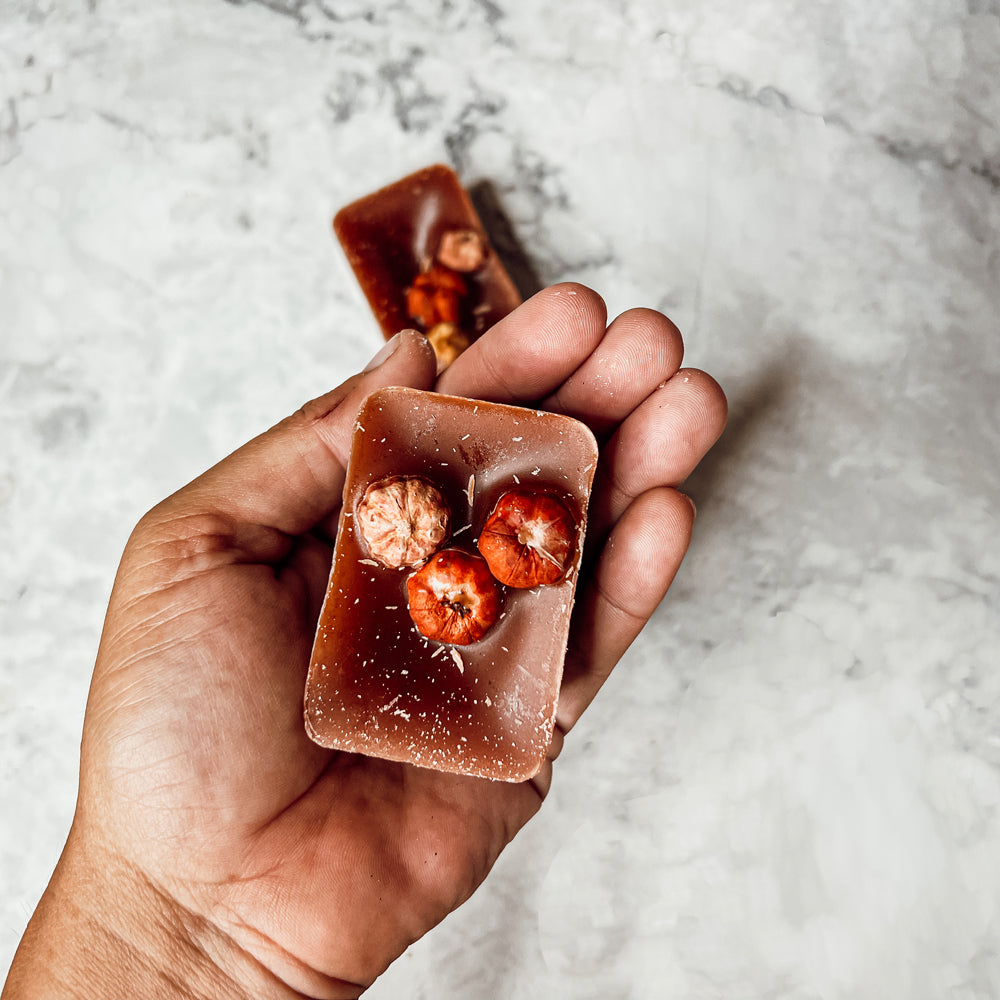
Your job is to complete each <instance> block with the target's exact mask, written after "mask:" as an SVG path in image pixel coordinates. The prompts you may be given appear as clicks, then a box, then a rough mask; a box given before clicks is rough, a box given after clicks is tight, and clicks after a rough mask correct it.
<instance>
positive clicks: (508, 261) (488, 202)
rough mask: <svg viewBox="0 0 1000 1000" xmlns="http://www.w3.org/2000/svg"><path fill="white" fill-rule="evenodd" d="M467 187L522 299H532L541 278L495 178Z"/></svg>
mask: <svg viewBox="0 0 1000 1000" xmlns="http://www.w3.org/2000/svg"><path fill="white" fill-rule="evenodd" d="M467 190H468V192H469V197H470V198H471V199H472V204H473V205H474V206H475V209H476V211H477V212H478V213H479V218H480V219H481V220H482V223H483V226H484V228H485V229H486V235H487V236H488V237H489V240H490V243H491V244H492V246H493V249H494V250H495V251H496V254H497V256H498V257H499V258H500V263H501V264H503V266H504V267H505V268H506V269H507V273H508V274H509V275H510V277H511V280H512V281H513V282H514V284H515V285H516V286H517V290H518V291H519V292H520V293H521V296H522V298H525V299H530V298H531V296H532V295H534V294H535V292H540V291H541V290H542V280H541V278H539V276H538V272H537V271H536V270H535V266H534V264H532V262H531V258H530V257H529V256H528V252H527V250H526V249H525V247H524V244H523V243H522V242H521V240H520V238H519V237H518V235H517V233H516V232H515V231H514V226H513V223H511V221H510V217H509V216H508V215H507V212H506V211H505V210H504V207H503V205H502V203H501V201H500V195H499V194H498V193H497V189H496V187H495V186H494V185H493V182H492V181H488V180H483V181H477V182H476V183H475V184H473V185H471V186H470V187H469V188H467Z"/></svg>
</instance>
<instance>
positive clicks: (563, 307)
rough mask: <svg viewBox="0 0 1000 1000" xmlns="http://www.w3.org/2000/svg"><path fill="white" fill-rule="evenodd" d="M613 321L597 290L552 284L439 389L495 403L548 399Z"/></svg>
mask: <svg viewBox="0 0 1000 1000" xmlns="http://www.w3.org/2000/svg"><path fill="white" fill-rule="evenodd" d="M607 320H608V311H607V307H606V306H605V304H604V300H603V299H602V298H601V297H600V295H598V294H597V292H595V291H593V290H592V289H590V288H587V287H586V286H585V285H578V284H576V283H574V282H564V283H563V284H559V285H552V286H551V287H550V288H545V289H543V290H542V291H540V292H539V293H538V294H537V295H534V296H532V297H531V298H530V299H528V301H527V302H525V303H524V304H523V305H520V306H518V308H517V309H515V310H514V312H512V313H510V314H509V315H508V316H505V317H504V318H503V319H502V320H500V322H499V323H497V324H496V326H494V327H492V328H491V329H489V330H487V332H486V333H484V334H483V336H482V337H480V338H479V339H478V340H477V341H475V342H474V343H473V344H472V346H471V347H470V348H469V349H468V350H466V351H465V352H464V353H463V354H462V355H460V356H459V358H458V359H457V360H456V361H455V362H454V363H453V364H452V365H451V366H450V367H448V368H447V369H446V370H445V371H444V373H443V374H442V375H441V376H440V378H439V379H438V381H437V384H436V385H435V388H436V389H437V391H438V392H442V393H448V394H449V395H453V396H466V397H468V398H470V399H484V400H487V401H489V402H493V403H514V404H526V403H532V402H534V401H536V400H540V399H543V398H544V397H546V396H548V395H549V394H550V393H552V392H554V391H555V390H556V389H558V387H559V386H561V385H562V384H563V383H564V382H565V381H566V379H567V378H569V376H570V375H572V374H573V372H574V371H576V369H577V368H579V367H580V365H581V364H583V362H584V361H585V360H586V359H587V358H588V357H589V356H590V355H591V353H592V352H593V351H594V349H595V348H596V347H597V345H598V344H599V343H600V342H601V339H602V338H603V337H604V334H605V331H606V328H607Z"/></svg>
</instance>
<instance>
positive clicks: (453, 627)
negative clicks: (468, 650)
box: [406, 549, 502, 646]
mask: <svg viewBox="0 0 1000 1000" xmlns="http://www.w3.org/2000/svg"><path fill="white" fill-rule="evenodd" d="M406 593H407V597H408V599H409V609H410V617H411V618H412V619H413V624H414V625H416V626H417V629H418V631H419V632H420V633H421V635H424V636H426V637H427V638H428V639H436V640H437V641H438V642H446V643H451V644H453V645H456V646H467V645H469V643H472V642H477V641H478V640H480V639H481V638H482V637H483V636H484V635H485V634H486V633H487V632H488V631H489V629H490V626H491V625H492V624H493V623H494V622H495V621H496V620H497V618H498V617H499V615H500V608H501V604H502V594H501V590H500V586H499V585H498V584H497V581H496V580H495V579H494V578H493V576H492V574H491V573H490V569H489V567H488V566H487V565H486V562H485V560H484V559H482V558H481V557H480V556H477V555H475V554H474V553H472V552H466V551H464V550H463V549H442V550H441V551H440V552H438V553H437V554H436V555H434V556H433V557H432V558H431V559H429V560H428V561H427V563H426V564H425V565H423V566H421V567H420V569H418V570H417V571H416V572H415V573H412V574H411V575H410V576H409V577H408V578H407V581H406Z"/></svg>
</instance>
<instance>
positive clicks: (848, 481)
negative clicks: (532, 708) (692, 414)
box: [0, 0, 1000, 1000]
mask: <svg viewBox="0 0 1000 1000" xmlns="http://www.w3.org/2000/svg"><path fill="white" fill-rule="evenodd" d="M998 79H1000V7H998V5H997V3H996V0H966V2H959V0H917V2H913V0H907V2H904V0H888V2H886V3H881V4H869V3H862V2H860V0H844V2H841V3H836V4H834V3H823V4H813V5H797V6H796V5H793V6H789V5H788V4H781V3H777V2H775V0H749V2H746V3H736V2H734V0H708V2H695V0H676V2H672V3H670V4H666V3H661V2H658V0H621V2H616V3H607V2H598V0H581V2H576V3H552V2H548V3H515V2H514V0H502V2H501V0H497V2H494V0H479V2H473V0H466V2H461V0H440V2H430V3H422V2H417V0H410V2H403V0H398V2H389V3H378V4H376V3H370V2H363V0H343V2H336V0H256V2H255V0H245V2H227V0H213V2H198V3H196V2H194V0H172V2H169V3H166V4H159V5H149V4H142V3H139V2H138V0H89V2H86V3H84V2H80V3H56V2H55V0H8V2H6V3H3V4H0V440H2V442H3V443H2V447H0V544H2V550H3V552H4V554H5V556H4V560H3V567H2V570H0V636H2V640H0V803H2V806H0V815H2V820H0V884H2V885H3V886H4V888H5V890H6V891H5V892H4V894H3V897H2V899H0V913H2V920H0V967H2V968H4V969H5V968H6V965H7V962H9V959H10V956H11V955H12V953H13V949H14V947H15V945H16V942H17V939H18V937H19V935H20V933H21V931H22V930H23V926H24V923H25V922H26V920H27V917H28V914H29V913H30V911H31V909H32V907H33V906H34V903H35V901H36V900H37V898H38V895H39V893H40V892H41V890H42V888H43V886H44V883H45V879H46V877H47V875H48V873H49V871H50V870H51V866H52V865H53V863H54V862H55V859H56V857H57V856H58V852H59V849H60V846H61V843H62V840H63V837H64V836H65V832H66V829H67V826H68V823H69V820H70V817H71V815H72V809H73V800H74V795H75V782H76V763H77V762H76V754H77V746H78V740H79V731H80V724H81V719H82V712H83V706H84V701H85V698H86V690H87V685H88V681H89V673H90V669H91V666H92V662H93V657H94V653H95V650H96V645H97V639H98V635H99V631H100V626H101V621H102V618H103V613H104V605H105V602H106V600H107V596H108V593H109V590H110V587H111V582H112V578H113V574H114V569H115V565H116V562H117V559H118V556H119V554H120V552H121V549H122V546H123V545H124V543H125V540H126V538H127V536H128V532H129V530H130V529H131V526H132V524H133V523H134V522H135V520H136V519H137V518H138V517H139V516H140V515H141V513H142V512H143V511H144V510H145V509H147V508H148V507H149V506H150V505H151V504H153V503H154V502H156V501H157V500H159V499H160V498H161V497H163V496H164V495H166V494H167V493H168V492H170V491H172V490H173V489H176V488H177V487H178V486H180V485H181V484H183V483H184V482H185V481H187V480H188V479H189V478H191V477H192V476H193V475H195V474H196V473H198V472H199V471H201V470H202V469H203V468H205V467H206V466H208V465H209V464H210V463H211V462H213V461H215V460H216V459H217V458H219V457H220V456H221V455H223V454H225V453H226V452H227V451H229V450H230V449H231V448H233V447H234V446H236V445H237V444H238V443H240V442H241V441H243V440H244V439H246V438H247V437H248V436H250V435H252V434H254V433H256V432H257V431H258V430H260V429H261V428H262V427H264V426H267V425H268V424H270V423H273V422H274V421H275V420H277V419H279V418H280V417H281V416H282V415H284V414H285V413H287V412H289V411H291V410H293V409H295V408H296V407H297V406H299V405H300V404H301V402H302V401H303V400H304V399H306V398H308V397H310V396H313V395H316V394H318V393H320V392H322V391H323V390H324V389H326V388H329V387H330V386H331V385H334V384H336V383H337V382H339V381H340V380H342V379H343V378H344V377H346V376H347V375H348V374H350V373H352V372H353V371H355V370H356V369H357V368H359V367H360V366H362V365H363V364H364V363H365V362H366V361H367V360H368V358H369V357H370V356H371V355H372V354H373V353H374V352H375V350H376V349H377V348H378V346H379V345H380V339H379V336H378V334H377V332H376V329H375V325H374V322H373V321H372V319H371V318H370V316H369V315H368V312H367V307H366V306H365V304H364V302H363V300H362V298H361V296H360V294H359V293H358V291H357V289H356V287H355V285H354V283H353V278H352V277H351V275H350V274H349V272H348V270H347V268H346V266H345V265H344V263H343V261H342V260H341V258H340V256H339V252H338V250H337V248H336V245H335V243H334V240H333V238H332V234H331V232H330V218H331V216H332V214H333V212H334V211H335V210H336V208H337V207H339V206H340V205H341V204H343V203H345V202H347V201H349V200H350V199H352V198H353V197H355V196H357V195H359V194H362V193H364V192H366V191H369V190H371V189H373V188H374V187H376V186H378V185H379V184H381V183H383V182H386V181H389V180H392V179H395V178H396V177H398V176H401V175H402V174H404V173H406V172H407V171H409V170H410V169H413V168H416V167H419V166H422V165H424V164H426V163H430V162H434V161H437V160H445V161H448V162H451V163H452V164H453V165H454V166H455V167H456V168H457V169H458V170H459V172H460V174H461V176H462V177H463V179H464V180H465V181H466V182H467V183H469V184H473V183H477V182H480V181H486V182H488V183H489V185H490V188H491V190H492V191H493V192H494V195H495V197H496V199H497V201H498V202H499V204H500V205H501V206H502V208H503V210H504V212H505V214H506V215H507V217H508V219H509V221H510V224H511V226H512V228H513V231H514V233H515V234H516V237H517V238H518V240H519V241H520V242H521V243H522V245H523V246H524V248H525V249H526V250H527V252H528V254H529V256H530V263H531V266H532V269H533V271H534V272H535V274H536V276H537V279H538V280H539V281H541V282H543V283H548V282H551V281H555V280H560V279H564V278H572V279H576V280H580V281H583V282H585V283H588V284H590V285H592V286H594V287H595V288H597V289H598V290H599V291H600V292H601V293H602V294H603V295H604V296H605V297H606V299H607V301H608V303H609V307H610V309H611V311H612V313H614V312H617V311H620V310H622V309H625V308H627V307H629V306H631V305H636V304H643V305H652V306H655V307H658V308H661V309H663V310H665V311H667V312H668V313H669V314H670V315H671V316H672V317H673V318H674V320H675V321H676V322H677V323H678V325H679V326H680V327H681V329H682V330H683V331H684V333H685V337H686V342H687V347H688V355H687V360H688V362H689V363H690V364H693V365H696V366H699V367H703V368H706V369H708V370H709V371H711V372H712V373H713V374H715V375H716V376H717V377H718V378H719V380H720V381H721V382H722V383H723V385H724V386H725V388H726V390H727V392H728V394H729V397H730V401H731V407H732V416H731V423H730V428H729V430H728V431H727V433H726V436H725V437H724V438H723V440H722V442H721V443H720V445H719V446H718V448H717V449H716V451H715V452H713V454H712V455H711V456H710V458H709V459H708V460H707V462H706V463H705V465H704V466H703V467H702V468H701V469H700V470H699V471H698V472H697V473H696V475H695V476H694V477H693V479H692V480H691V482H690V483H689V484H688V488H689V489H690V491H691V493H692V494H693V496H694V497H695V499H696V501H697V502H698V507H699V518H698V526H697V532H696V536H695V542H694V546H693V548H692V551H691V553H690V556H689V558H688V561H687V562H686V564H685V567H684V569H683V570H682V573H681V575H680V577H679V578H678V580H677V582H676V584H675V587H674V590H673V592H672V594H671V597H670V598H669V600H668V601H667V602H666V603H665V604H664V606H663V607H662V608H661V609H660V610H659V611H658V612H657V614H656V616H655V617H654V619H653V621H652V622H651V624H650V626H649V628H648V629H647V631H646V632H645V633H644V634H643V636H642V637H641V639H640V640H639V642H637V644H636V645H635V646H634V647H633V649H632V650H631V651H630V653H629V655H628V657H627V658H626V660H625V661H624V662H623V663H622V664H621V667H620V669H619V671H618V673H617V674H616V676H615V677H614V678H613V680H612V681H611V682H610V683H609V685H608V686H607V688H606V689H605V691H604V692H602V695H601V697H600V698H599V700H598V702H597V703H596V704H595V705H594V706H593V708H592V709H591V710H590V712H589V713H588V715H587V716H586V717H585V719H584V720H583V721H582V722H581V724H580V725H579V727H578V728H577V729H576V730H575V731H574V733H573V734H572V738H571V739H570V740H569V741H568V742H567V747H566V750H565V752H564V754H563V756H562V758H561V759H560V761H559V763H558V766H557V768H556V779H555V783H554V786H553V791H552V794H551V796H550V798H549V800H548V802H547V803H546V805H545V808H544V809H543V811H542V813H541V814H540V815H539V817H538V818H537V820H536V821H535V822H534V823H533V824H532V825H531V826H529V827H528V828H527V829H526V830H525V831H524V832H523V833H522V834H521V835H520V836H519V838H518V839H517V840H516V841H515V842H514V844H512V845H511V847H510V848H509V849H508V851H507V853H506V854H505V855H504V856H503V858H502V859H501V861H500V864H499V865H498V867H497V869H496V870H495V871H494V873H493V875H492V876H491V877H490V879H489V880H488V881H487V883H486V884H485V885H484V886H483V888H482V889H481V890H480V892H479V893H478V894H477V895H476V896H474V897H473V899H472V900H470V901H469V902H468V903H467V904H466V905H465V906H464V907H462V909H460V910H459V911H458V912H457V913H455V914H453V915H452V916H451V917H450V918H449V919H448V920H446V921H445V922H444V923H443V924H442V925H441V926H440V927H439V928H437V929H436V930H435V931H434V932H433V933H432V934H430V935H428V936H427V937H426V938H425V939H424V940H423V941H421V942H419V943H418V944H417V945H416V946H415V947H414V948H413V949H411V951H410V952H409V953H407V955H405V956H404V957H403V958H402V959H401V960H400V961H399V962H398V963H397V964H396V965H395V966H394V967H393V968H392V969H391V970H390V972H389V973H388V974H387V975H386V976H385V977H384V978H383V979H382V980H381V981H380V982H379V983H378V984H376V986H375V987H374V988H373V989H372V990H371V991H370V995H371V996H372V997H376V998H377V997H384V998H388V997H398V996H408V997H413V998H420V997H431V996H433V997H435V998H452V997H453V998H456V1000H457V998H463V1000H479V998H482V1000H486V998H493V997H509V998H511V1000H529V998H535V997H538V998H542V997H544V998H551V997H567V998H569V997H572V998H594V1000H598V998H600V1000H605V998H626V997H629V998H631V997H636V998H647V997H664V998H667V997H699V998H706V1000H716V998H718V1000H737V998H739V1000H742V998H747V997H752V998H754V1000H757V998H767V997H771V998H780V1000H815V998H819V997H823V998H825V1000H833V998H843V1000H868V998H872V1000H875V998H878V1000H883V998H885V997H905V998H907V1000H941V998H948V1000H985V998H988V997H995V996H996V995H997V994H998V993H1000V957H998V955H1000V952H998V949H997V941H998V939H1000V919H998V905H1000V864H998V862H997V857H998V852H1000V770H998V769H1000V679H998V678H1000V669H998V668H1000V638H998V633H1000V608H998V603H1000V602H998V579H1000V545H998V543H997V536H998V531H997V515H998V507H1000V461H998V454H1000V402H998V400H1000V393H998V391H997V386H998V374H1000V237H998V235H997V234H998V233H1000V124H998V123H1000V86H998V84H997V80H998Z"/></svg>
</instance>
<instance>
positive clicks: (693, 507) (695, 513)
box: [681, 493, 698, 517]
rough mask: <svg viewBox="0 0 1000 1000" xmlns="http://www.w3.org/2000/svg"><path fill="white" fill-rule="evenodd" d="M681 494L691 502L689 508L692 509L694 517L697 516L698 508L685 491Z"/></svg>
mask: <svg viewBox="0 0 1000 1000" xmlns="http://www.w3.org/2000/svg"><path fill="white" fill-rule="evenodd" d="M681 496H682V497H684V499H685V500H687V502H688V503H689V504H691V510H692V511H694V515H695V517H697V516H698V508H697V507H696V506H695V502H694V501H693V500H692V499H691V498H690V497H689V496H688V495H687V494H686V493H681Z"/></svg>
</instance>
